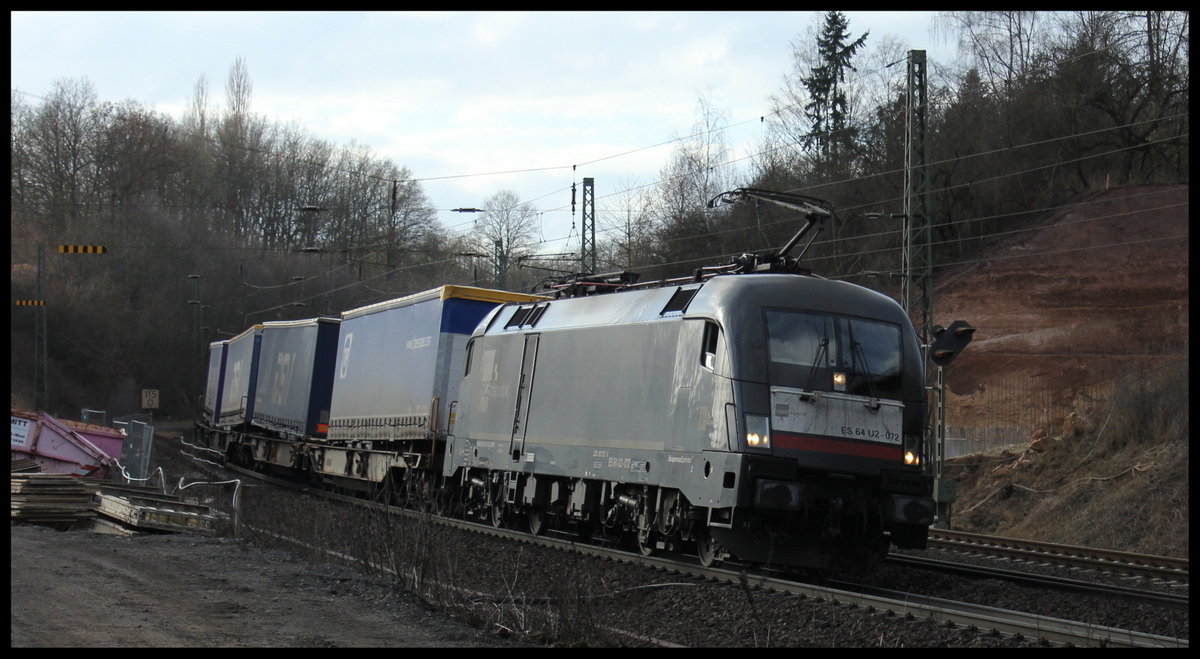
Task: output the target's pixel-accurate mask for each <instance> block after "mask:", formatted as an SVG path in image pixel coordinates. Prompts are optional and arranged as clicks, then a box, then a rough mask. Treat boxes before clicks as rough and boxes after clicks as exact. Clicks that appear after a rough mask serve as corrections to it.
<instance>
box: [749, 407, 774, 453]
mask: <svg viewBox="0 0 1200 659" xmlns="http://www.w3.org/2000/svg"><path fill="white" fill-rule="evenodd" d="M746 444H747V445H749V446H753V447H754V448H771V422H770V419H768V418H767V417H765V416H760V415H758V414H747V415H746Z"/></svg>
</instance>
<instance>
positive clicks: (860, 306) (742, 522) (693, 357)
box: [443, 274, 933, 566]
mask: <svg viewBox="0 0 1200 659" xmlns="http://www.w3.org/2000/svg"><path fill="white" fill-rule="evenodd" d="M924 406H925V392H924V368H923V362H922V360H921V355H920V350H919V347H918V344H917V339H916V334H915V332H914V331H913V328H912V325H911V323H910V322H909V320H908V318H907V317H906V315H905V314H904V312H903V310H902V309H901V308H900V307H899V305H897V304H896V303H895V302H894V301H892V300H891V299H890V298H887V297H886V296H883V295H881V294H878V293H875V292H873V291H870V290H868V289H865V288H861V287H858V286H854V285H851V284H847V283H843V282H835V281H829V280H825V279H821V278H817V277H809V276H801V275H787V274H755V275H727V276H718V277H714V278H712V279H709V280H708V281H706V282H703V283H692V284H687V285H683V286H672V287H663V288H654V289H642V290H630V291H625V292H621V293H614V294H607V295H598V296H593V297H580V298H570V299H562V300H554V301H541V302H535V303H528V304H509V305H505V306H503V307H499V308H497V309H496V310H495V311H494V312H493V313H492V314H490V315H489V316H488V317H486V318H485V319H484V321H483V322H482V323H481V324H480V325H479V327H478V328H477V329H476V331H475V333H474V335H473V337H472V339H471V342H470V344H469V346H468V357H467V366H466V374H465V378H464V380H463V383H462V389H461V392H460V397H459V402H458V405H457V419H456V423H455V426H454V428H453V429H452V434H451V436H450V438H449V440H448V445H447V450H446V458H445V462H444V468H443V474H444V475H445V476H447V477H449V478H451V479H452V482H457V483H459V484H460V485H461V486H462V487H463V488H464V489H463V492H464V494H465V496H466V500H467V502H468V505H469V507H471V508H473V509H474V511H475V512H476V513H477V514H479V515H481V516H488V517H490V518H491V519H492V520H493V522H495V523H497V524H500V523H504V521H505V520H511V519H513V518H515V517H517V516H526V517H527V518H528V521H529V524H530V527H531V528H532V530H534V531H535V532H539V531H541V530H542V529H543V528H546V527H547V526H548V525H549V526H557V527H562V528H566V527H571V528H572V529H575V530H585V531H591V532H604V531H605V530H617V529H619V530H622V531H626V532H630V534H631V535H632V536H633V537H636V538H637V542H638V544H639V546H640V547H641V549H642V550H643V551H644V552H651V551H654V550H655V549H659V548H671V549H677V548H686V547H692V546H694V547H695V548H696V550H697V551H698V553H699V555H700V557H701V560H702V561H704V562H706V563H707V562H711V561H713V560H718V559H720V558H721V557H722V555H726V554H730V555H733V556H736V557H738V558H741V559H744V560H753V561H763V562H772V563H781V564H794V565H808V566H825V565H827V564H829V562H830V558H831V557H832V556H835V555H849V553H855V552H859V551H861V552H865V553H868V554H876V553H878V552H880V551H884V550H886V547H887V545H888V544H889V543H891V544H897V545H900V546H912V547H916V546H923V545H924V542H925V537H926V531H927V527H928V524H929V523H931V522H932V511H933V504H932V501H931V500H930V499H929V495H930V489H931V480H930V479H929V478H928V477H927V476H925V475H923V474H922V472H921V469H920V467H919V466H918V464H919V461H920V459H921V457H922V456H921V453H920V438H921V435H922V432H921V429H922V428H921V426H922V424H923V422H924ZM455 479H456V480H455ZM693 543H694V544H693ZM848 549H849V550H852V551H851V552H847V550H848Z"/></svg>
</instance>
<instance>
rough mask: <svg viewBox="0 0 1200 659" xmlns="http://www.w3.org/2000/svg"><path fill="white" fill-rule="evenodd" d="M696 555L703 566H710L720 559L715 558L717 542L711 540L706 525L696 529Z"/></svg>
mask: <svg viewBox="0 0 1200 659" xmlns="http://www.w3.org/2000/svg"><path fill="white" fill-rule="evenodd" d="M696 555H697V556H698V557H699V558H700V564H701V565H703V566H704V567H712V566H714V565H716V564H717V563H720V562H721V561H720V560H718V559H717V543H716V542H713V539H712V536H711V535H709V533H708V527H705V528H702V529H699V530H697V531H696Z"/></svg>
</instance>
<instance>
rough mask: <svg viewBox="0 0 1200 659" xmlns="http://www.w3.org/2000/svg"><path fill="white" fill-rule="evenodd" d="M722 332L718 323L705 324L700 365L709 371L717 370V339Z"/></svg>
mask: <svg viewBox="0 0 1200 659" xmlns="http://www.w3.org/2000/svg"><path fill="white" fill-rule="evenodd" d="M720 334H721V330H720V328H718V327H717V324H716V323H707V322H706V323H704V344H703V347H702V348H701V350H700V364H701V365H702V366H704V367H705V368H707V369H708V370H710V371H711V370H714V369H716V368H717V337H718V336H720Z"/></svg>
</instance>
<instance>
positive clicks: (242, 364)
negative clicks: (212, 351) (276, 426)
mask: <svg viewBox="0 0 1200 659" xmlns="http://www.w3.org/2000/svg"><path fill="white" fill-rule="evenodd" d="M261 342H262V325H255V326H254V327H251V328H250V329H248V330H246V331H245V332H242V333H241V334H238V335H237V336H235V337H233V338H232V339H229V341H228V342H227V343H228V347H227V348H226V354H225V375H224V377H223V378H222V382H223V385H222V387H221V404H220V408H219V409H220V411H221V413H220V415H219V417H218V418H217V425H219V426H224V427H231V426H236V425H239V424H242V423H245V422H246V420H248V419H250V418H251V417H252V416H253V415H254V387H255V381H256V379H257V377H258V350H259V346H260V344H261Z"/></svg>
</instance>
